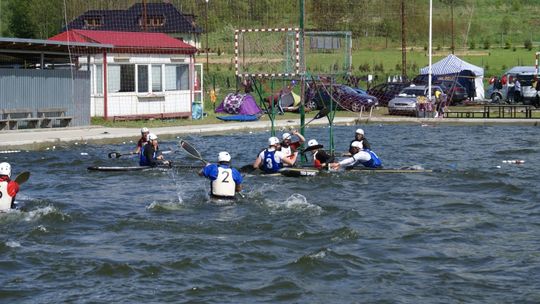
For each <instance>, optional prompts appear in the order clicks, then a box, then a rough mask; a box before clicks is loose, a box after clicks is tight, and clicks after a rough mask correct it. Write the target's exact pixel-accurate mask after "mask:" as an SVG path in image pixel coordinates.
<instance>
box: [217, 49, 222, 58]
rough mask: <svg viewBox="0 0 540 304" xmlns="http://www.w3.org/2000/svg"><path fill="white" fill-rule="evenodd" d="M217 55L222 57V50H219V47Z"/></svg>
mask: <svg viewBox="0 0 540 304" xmlns="http://www.w3.org/2000/svg"><path fill="white" fill-rule="evenodd" d="M217 55H218V56H221V48H219V47H218V48H217Z"/></svg>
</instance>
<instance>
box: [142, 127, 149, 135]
mask: <svg viewBox="0 0 540 304" xmlns="http://www.w3.org/2000/svg"><path fill="white" fill-rule="evenodd" d="M148 132H150V130H148V128H147V127H144V128H142V129H141V134H144V133H148Z"/></svg>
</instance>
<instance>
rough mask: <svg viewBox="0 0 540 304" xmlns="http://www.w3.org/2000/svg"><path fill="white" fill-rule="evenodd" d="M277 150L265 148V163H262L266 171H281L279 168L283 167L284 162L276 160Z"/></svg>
mask: <svg viewBox="0 0 540 304" xmlns="http://www.w3.org/2000/svg"><path fill="white" fill-rule="evenodd" d="M275 154H276V151H268V149H267V150H264V158H263V164H262V168H261V169H262V170H263V171H264V173H276V172H278V171H279V169H281V168H283V164H282V163H281V162H279V163H278V162H276V159H275V157H274V156H275Z"/></svg>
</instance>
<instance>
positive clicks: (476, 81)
mask: <svg viewBox="0 0 540 304" xmlns="http://www.w3.org/2000/svg"><path fill="white" fill-rule="evenodd" d="M428 73H429V66H426V67H424V68H421V69H420V74H422V75H427V74H428ZM431 73H432V75H433V77H435V78H438V79H441V78H445V77H450V78H456V77H457V78H458V82H459V83H460V84H462V85H463V86H464V87H465V88H466V89H467V91H468V93H469V96H470V95H471V94H472V93H473V92H474V93H475V96H474V98H475V99H483V98H484V82H483V80H482V79H483V78H484V69H483V68H481V67H478V66H475V65H473V64H470V63H468V62H466V61H464V60H462V59H459V58H458V57H457V56H455V55H453V54H450V55H448V56H446V58H443V59H441V60H440V61H438V62H436V63H434V64H432V65H431Z"/></svg>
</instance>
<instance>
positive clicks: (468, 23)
mask: <svg viewBox="0 0 540 304" xmlns="http://www.w3.org/2000/svg"><path fill="white" fill-rule="evenodd" d="M166 1H167V0H166ZM137 2H142V0H138V1H135V0H65V1H64V0H47V1H44V0H0V34H1V35H2V36H4V37H19V38H39V39H46V38H49V37H51V36H53V35H55V34H57V33H59V32H61V30H62V28H64V27H65V25H66V22H69V21H71V20H73V19H74V18H75V17H77V16H78V15H80V14H82V13H84V12H85V11H87V10H111V9H127V8H128V7H130V6H131V5H133V4H134V3H137ZM146 2H147V3H148V2H157V1H151V0H147V1H146ZM168 2H171V3H172V4H173V5H175V6H176V7H177V8H178V9H179V10H181V11H182V12H184V13H188V14H194V15H195V16H196V19H195V20H196V22H197V23H198V24H199V25H200V26H201V27H203V28H206V17H207V18H208V26H207V27H208V32H209V33H210V34H213V35H217V36H222V40H221V41H222V42H223V43H229V42H230V40H231V39H232V38H231V37H230V36H231V34H230V33H231V31H232V29H234V28H247V27H255V28H263V27H290V26H298V24H299V17H300V8H299V2H300V1H297V0H242V1H241V0H209V1H208V2H206V1H205V0H168ZM401 2H402V0H305V25H306V28H307V29H313V30H325V31H332V30H347V31H352V32H353V38H354V39H357V40H360V41H362V40H365V39H367V38H373V37H379V38H383V39H384V40H385V41H386V44H387V45H386V46H388V43H390V45H392V46H399V44H400V42H401V35H402V20H401V17H402V14H401V8H400V6H401ZM403 2H404V3H405V14H404V16H405V33H406V37H407V44H408V45H410V46H413V45H414V46H425V45H426V43H427V42H426V41H427V34H428V12H429V10H428V1H424V0H404V1H403ZM539 4H540V1H539V0H530V1H525V0H508V1H502V0H435V1H434V16H433V20H434V26H433V27H434V32H433V33H434V40H435V41H436V44H438V45H441V44H442V45H443V46H449V45H450V39H451V37H450V33H451V24H452V20H451V19H450V12H451V8H453V13H454V14H453V15H454V19H453V24H454V33H455V39H456V41H457V42H456V44H457V46H458V47H459V46H463V47H465V46H466V44H470V43H474V44H478V45H480V44H482V43H484V42H486V41H489V42H490V43H491V44H498V43H500V44H501V45H504V44H506V43H507V42H508V41H507V40H511V39H513V40H516V39H517V40H519V41H510V43H512V44H516V43H521V42H522V41H523V38H534V37H532V34H531V33H529V32H527V27H528V26H531V27H534V26H538V25H539V24H540V17H537V16H539V15H540V14H539V13H540V9H539V7H540V5H539ZM220 33H222V34H220ZM527 36H530V37H527ZM531 40H534V39H531ZM218 41H219V40H218ZM363 46H364V47H366V46H367V47H369V45H365V44H364V45H363ZM434 47H436V45H434Z"/></svg>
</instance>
